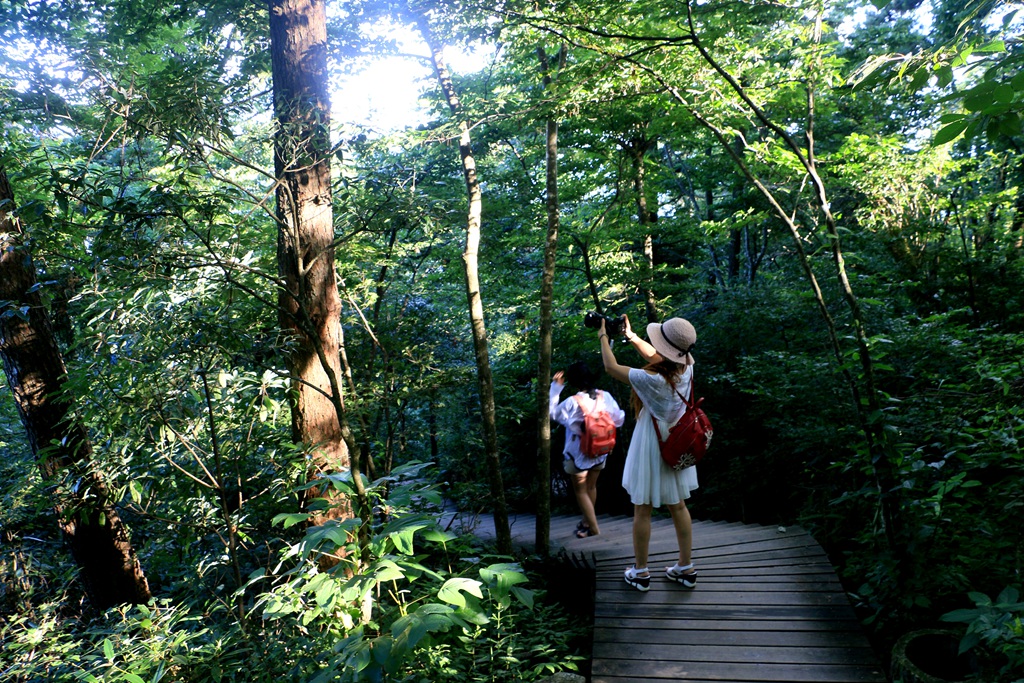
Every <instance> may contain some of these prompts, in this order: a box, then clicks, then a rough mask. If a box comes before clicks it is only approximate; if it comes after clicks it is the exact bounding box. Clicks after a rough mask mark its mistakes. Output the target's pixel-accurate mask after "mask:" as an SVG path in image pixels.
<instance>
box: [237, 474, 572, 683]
mask: <svg viewBox="0 0 1024 683" xmlns="http://www.w3.org/2000/svg"><path fill="white" fill-rule="evenodd" d="M425 473H426V472H425V466H424V465H420V464H410V465H405V466H402V467H399V468H396V469H395V470H394V471H393V473H392V474H391V475H390V476H388V477H385V478H382V479H379V480H376V481H374V482H372V483H370V482H367V486H366V491H367V495H368V496H369V498H370V500H371V501H372V502H373V504H374V508H375V509H376V510H377V511H378V513H379V514H378V516H376V517H375V519H374V521H373V522H372V523H371V528H370V529H361V528H360V522H359V521H358V520H355V519H348V520H345V521H342V522H329V523H327V524H325V525H323V526H320V527H313V528H311V529H309V530H308V531H307V533H306V535H305V537H304V538H303V539H302V540H300V541H298V542H297V543H294V544H292V545H291V546H289V547H288V548H285V549H284V550H283V551H282V553H281V560H282V562H281V564H279V565H278V567H277V568H276V569H275V571H274V572H273V573H270V574H267V573H265V572H263V571H262V570H261V571H258V572H255V573H254V574H253V575H252V576H251V577H250V584H249V585H250V587H253V586H255V585H257V584H261V583H263V582H266V581H268V580H269V581H271V582H272V583H273V588H272V589H271V590H269V591H267V592H265V593H263V594H262V595H261V596H260V598H259V599H258V600H257V602H256V607H257V608H258V609H259V610H261V614H262V617H263V619H264V620H267V621H269V622H275V621H278V620H282V619H287V620H297V622H298V623H300V624H301V627H302V630H303V631H304V632H306V633H309V634H310V636H311V637H314V638H316V639H323V641H324V642H325V643H327V644H328V645H329V646H328V647H326V648H323V649H322V650H320V651H319V652H317V653H316V654H314V655H313V656H311V657H309V661H308V662H307V663H306V664H303V666H309V667H312V669H311V670H315V671H316V672H317V673H316V675H315V676H314V677H313V678H312V680H313V681H331V680H344V681H380V680H396V681H398V680H430V681H441V680H456V679H465V678H466V677H467V676H468V677H469V680H474V681H501V680H531V679H532V678H535V677H537V676H539V675H540V674H542V673H544V672H550V671H554V670H557V669H558V668H560V667H561V666H573V664H572V659H573V658H572V657H571V656H570V657H566V653H565V652H564V651H562V650H561V649H560V648H559V647H558V646H556V643H561V642H563V641H558V640H549V638H550V637H551V635H552V634H553V632H554V631H555V630H556V629H559V628H561V629H564V630H565V631H571V630H572V629H571V627H570V626H569V624H568V621H567V620H566V619H565V618H564V617H561V616H559V615H558V614H557V613H556V612H555V611H554V610H553V609H551V608H550V607H545V608H541V607H540V605H538V604H536V603H535V599H536V594H535V592H534V591H531V590H528V589H526V588H525V586H524V585H523V584H524V583H526V582H527V580H528V579H527V576H526V575H525V574H524V573H523V571H522V569H521V568H520V566H519V565H518V564H515V563H508V562H500V563H495V564H484V563H483V560H482V558H475V559H473V560H471V561H470V562H468V563H467V562H466V560H464V559H462V560H455V558H454V556H453V552H454V551H457V550H463V549H462V548H459V545H460V543H461V542H460V541H458V539H456V538H454V537H453V536H452V535H451V534H449V533H446V532H443V531H441V530H440V529H439V527H438V526H437V521H436V517H435V516H433V515H427V514H423V512H422V510H423V509H424V508H423V506H424V505H437V504H438V503H440V498H439V497H438V496H437V494H436V493H435V492H434V491H433V487H431V486H429V485H428V484H426V483H425V482H424V481H422V480H421V477H422V476H423V475H424V474H425ZM329 479H330V482H331V485H332V486H334V487H335V488H337V489H338V490H340V491H341V492H343V493H346V494H349V495H351V494H352V493H353V490H354V489H353V487H352V482H351V479H350V478H349V477H346V476H334V475H331V476H330V477H329ZM385 493H386V494H387V497H386V498H385V497H384V495H385ZM416 510H421V512H419V513H417V512H416ZM278 521H279V522H280V523H282V524H283V525H285V526H291V525H293V524H295V523H297V522H300V521H302V516H301V515H281V516H279V517H278ZM453 543H454V546H452V544H453ZM327 554H339V555H340V557H341V561H340V564H338V565H336V566H334V567H333V568H331V569H330V570H328V571H322V570H321V569H319V568H318V558H320V557H323V556H324V555H327ZM534 609H538V610H539V612H538V613H537V614H532V612H533V610H534ZM545 621H547V623H548V625H547V627H546V628H545V629H541V630H540V631H535V630H534V629H533V627H534V626H535V625H536V624H539V623H544V622H545ZM424 660H426V662H427V663H426V664H425V663H424ZM410 676H416V677H417V678H414V679H411V678H409V677H410Z"/></svg>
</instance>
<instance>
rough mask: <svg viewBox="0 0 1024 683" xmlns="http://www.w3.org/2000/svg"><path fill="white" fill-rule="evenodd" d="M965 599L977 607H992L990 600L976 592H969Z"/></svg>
mask: <svg viewBox="0 0 1024 683" xmlns="http://www.w3.org/2000/svg"><path fill="white" fill-rule="evenodd" d="M967 597H969V598H970V599H971V601H972V602H973V603H974V604H975V605H977V606H978V607H990V606H991V605H992V599H991V598H990V597H988V596H987V595H985V594H984V593H981V592H978V591H971V592H970V593H968V594H967Z"/></svg>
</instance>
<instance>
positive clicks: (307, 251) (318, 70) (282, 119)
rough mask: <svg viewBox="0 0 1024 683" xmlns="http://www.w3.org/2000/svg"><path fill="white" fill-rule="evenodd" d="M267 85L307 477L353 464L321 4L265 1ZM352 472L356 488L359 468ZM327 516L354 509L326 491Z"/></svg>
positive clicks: (296, 435) (297, 425)
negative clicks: (344, 378) (344, 377)
mask: <svg viewBox="0 0 1024 683" xmlns="http://www.w3.org/2000/svg"><path fill="white" fill-rule="evenodd" d="M270 47H271V62H272V67H273V78H274V114H275V116H276V118H277V122H278V131H277V134H276V136H275V138H274V171H275V174H276V177H277V190H276V194H277V221H278V238H277V263H278V275H279V277H280V280H281V291H280V292H279V296H278V311H279V321H280V325H281V329H282V331H283V332H284V334H285V335H286V336H287V337H288V338H289V340H290V343H291V344H292V347H291V350H290V353H289V354H288V356H287V359H286V362H287V364H288V369H289V372H290V373H291V377H292V392H291V395H292V404H291V409H292V410H291V413H292V438H293V439H294V440H295V441H296V442H297V443H302V444H306V445H307V446H308V447H310V448H311V452H312V460H311V466H310V472H309V475H308V476H309V477H310V479H311V480H312V479H314V478H316V477H318V476H319V475H320V474H322V473H330V472H337V471H339V470H344V469H346V468H349V467H351V466H352V463H351V462H350V457H349V456H350V443H347V442H346V439H345V438H344V436H345V434H344V432H345V431H346V429H347V424H346V422H345V415H344V404H343V398H342V394H341V384H340V381H339V377H340V376H341V371H340V360H339V358H340V356H339V351H340V347H341V319H340V315H341V299H340V297H339V295H338V286H337V282H336V280H335V275H334V247H333V240H334V226H333V222H332V212H331V168H330V150H331V139H330V100H329V95H328V92H327V16H326V11H325V4H324V0H270ZM352 469H353V479H354V480H356V482H357V485H358V484H359V482H360V481H361V480H360V479H359V477H358V466H356V467H354V468H352ZM310 493H311V495H313V496H317V495H328V496H329V497H331V499H332V503H333V504H334V505H333V506H332V507H333V510H332V511H331V512H329V513H326V514H324V513H317V514H315V515H314V516H313V518H312V520H311V521H312V523H314V524H319V523H322V522H323V521H324V520H325V519H327V518H330V517H347V516H350V515H351V514H352V511H351V506H350V505H349V504H348V503H347V501H344V500H343V499H341V498H340V497H338V496H336V495H335V494H333V493H331V492H330V491H317V490H311V492H310Z"/></svg>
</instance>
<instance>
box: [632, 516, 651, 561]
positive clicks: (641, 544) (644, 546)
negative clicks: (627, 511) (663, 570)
mask: <svg viewBox="0 0 1024 683" xmlns="http://www.w3.org/2000/svg"><path fill="white" fill-rule="evenodd" d="M653 510H654V506H653V505H634V506H633V554H634V555H635V556H636V568H637V569H644V568H645V567H646V566H647V553H648V551H649V550H650V546H651V512H652V511H653Z"/></svg>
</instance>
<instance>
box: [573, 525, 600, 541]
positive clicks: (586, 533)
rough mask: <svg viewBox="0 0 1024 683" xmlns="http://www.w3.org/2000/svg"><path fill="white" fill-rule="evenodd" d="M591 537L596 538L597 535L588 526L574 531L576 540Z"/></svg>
mask: <svg viewBox="0 0 1024 683" xmlns="http://www.w3.org/2000/svg"><path fill="white" fill-rule="evenodd" d="M591 536H597V534H595V533H594V531H593V530H592V529H591V528H590V527H589V526H588V527H583V528H577V529H576V538H590V537H591Z"/></svg>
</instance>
